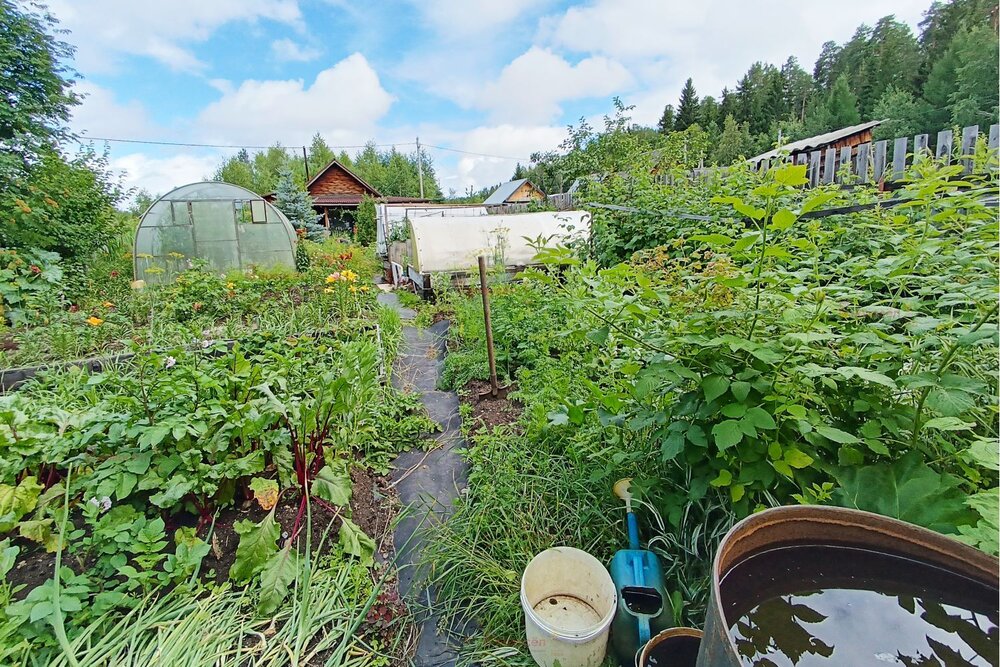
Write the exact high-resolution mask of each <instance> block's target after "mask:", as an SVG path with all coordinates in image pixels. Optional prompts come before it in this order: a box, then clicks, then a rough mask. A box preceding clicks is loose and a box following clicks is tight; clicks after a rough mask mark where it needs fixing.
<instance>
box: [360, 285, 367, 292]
mask: <svg viewBox="0 0 1000 667" xmlns="http://www.w3.org/2000/svg"><path fill="white" fill-rule="evenodd" d="M358 289H360V290H361V291H362V292H367V291H368V285H362V286H361V287H359V288H358Z"/></svg>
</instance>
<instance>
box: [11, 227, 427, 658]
mask: <svg viewBox="0 0 1000 667" xmlns="http://www.w3.org/2000/svg"><path fill="white" fill-rule="evenodd" d="M333 247H334V248H335V249H337V250H340V247H339V246H336V245H334V246H333ZM328 257H332V258H333V259H332V260H329V262H330V263H326V262H327V261H328V260H327V259H326V258H328ZM312 260H313V261H312V266H313V269H312V270H311V272H309V273H304V274H302V275H298V276H283V277H282V278H281V280H280V281H279V283H280V284H284V285H286V286H289V285H290V286H292V287H294V289H291V290H287V291H289V292H290V293H292V294H293V296H292V297H290V299H291V300H288V301H286V302H284V303H283V305H282V308H285V309H287V310H286V312H285V313H284V315H283V316H281V317H279V313H278V312H277V311H275V312H273V313H272V315H273V316H274V321H273V323H271V322H267V321H266V320H265V319H261V318H258V321H257V322H256V323H255V324H254V328H253V329H252V330H247V329H241V328H240V326H242V325H241V324H240V323H242V322H243V321H244V320H245V319H246V318H245V314H246V313H249V312H250V311H249V310H244V308H246V307H248V306H249V304H250V302H251V301H252V302H254V303H256V301H257V299H258V297H261V298H264V299H265V300H266V299H268V298H275V299H280V298H282V297H280V294H281V290H280V289H276V287H275V285H276V284H279V283H275V281H274V280H273V279H272V278H271V277H263V278H262V277H259V276H255V275H244V276H241V277H239V278H238V279H237V280H234V278H235V277H234V276H229V277H223V278H220V277H218V276H208V275H205V274H204V272H201V271H200V270H199V269H198V268H197V267H196V268H194V269H193V270H192V271H190V272H184V273H181V274H180V275H179V276H178V279H177V283H176V284H175V285H167V286H164V287H158V288H146V290H148V291H145V294H143V295H142V296H139V295H137V296H136V298H137V300H139V301H141V302H143V303H146V304H147V305H148V304H149V303H153V302H157V303H159V302H161V299H164V298H170V299H174V300H176V299H178V298H182V295H183V292H184V290H185V289H188V288H189V287H190V286H191V285H195V284H196V285H197V287H196V289H195V291H196V293H197V295H198V296H196V297H194V298H195V299H196V300H195V301H194V303H195V304H197V306H198V307H197V308H194V309H193V313H194V315H193V319H192V317H189V315H190V313H191V312H192V311H189V310H185V309H184V308H181V309H179V310H178V309H177V308H176V305H177V304H176V303H174V304H173V305H171V306H170V307H168V308H165V310H164V311H163V312H160V313H153V314H151V318H153V320H154V321H155V319H156V318H157V317H159V318H163V319H166V320H168V321H173V322H174V323H175V324H178V325H180V326H181V327H182V328H183V329H184V330H186V331H187V332H188V334H187V337H184V338H176V339H171V338H170V337H163V338H159V339H158V343H157V344H156V345H155V346H154V345H152V344H151V343H150V340H149V337H148V336H147V335H146V334H147V332H143V331H141V330H135V329H132V334H131V335H130V336H129V338H132V339H143V341H144V342H143V343H135V342H132V343H131V344H130V348H131V350H130V352H129V354H128V355H125V356H121V357H119V358H116V359H115V360H114V363H107V360H105V359H99V360H97V363H88V362H69V363H66V362H64V361H62V360H60V359H52V360H51V361H47V362H46V366H48V367H47V368H45V369H44V372H39V373H37V374H34V376H33V377H31V378H27V377H25V378H20V379H21V380H22V381H23V384H22V385H21V386H20V387H19V390H18V391H16V392H11V393H10V394H8V395H5V396H3V397H0V463H2V464H3V474H2V479H0V510H2V511H0V525H2V531H3V532H2V533H0V556H2V558H0V570H2V571H3V574H4V575H5V581H4V583H3V584H2V586H0V598H2V599H0V609H2V610H3V611H2V614H0V663H3V664H27V661H28V660H29V659H30V660H35V661H37V660H39V659H44V660H47V661H50V662H53V663H54V664H60V663H61V661H63V660H69V657H68V656H70V655H74V654H75V655H76V657H77V658H81V656H93V654H94V652H95V651H99V650H100V649H99V648H98V645H94V644H93V643H92V639H93V638H94V637H102V636H105V637H107V641H108V644H109V645H112V646H114V645H115V644H114V641H113V640H112V639H111V638H112V637H120V638H122V639H121V641H122V642H126V643H127V642H131V641H133V640H136V639H140V638H143V637H147V636H148V635H147V634H146V633H154V635H155V634H156V633H158V632H159V630H158V627H159V625H158V624H157V622H156V621H155V620H154V619H155V618H157V615H158V614H163V613H172V612H169V610H171V609H176V608H182V607H185V606H186V605H187V606H190V605H195V606H200V607H202V608H205V609H208V608H214V607H215V606H217V605H221V606H224V607H227V608H229V609H230V610H231V613H230V614H228V615H227V616H225V618H229V619H233V624H230V625H227V626H226V627H225V628H222V629H220V630H219V632H220V633H221V634H218V635H213V636H218V637H221V639H220V640H219V643H218V645H217V646H216V645H211V642H209V643H208V644H205V645H197V646H196V645H192V646H191V647H190V649H189V650H190V652H191V653H192V654H194V653H197V652H198V651H202V650H204V651H213V653H211V655H213V656H221V655H223V654H224V653H225V652H227V651H232V650H243V649H246V650H250V651H251V652H253V653H254V654H255V655H258V658H254V659H253V661H252V664H254V665H257V664H261V665H262V664H274V665H277V664H285V662H286V661H287V660H291V659H293V658H292V657H291V656H290V655H287V654H285V653H273V649H274V648H275V647H274V646H272V645H271V644H269V643H267V642H266V641H265V640H266V638H267V637H269V636H271V635H274V636H275V637H278V636H286V639H283V640H281V641H282V642H289V641H291V650H292V651H293V653H294V654H295V655H296V656H298V657H296V658H294V661H297V662H300V663H301V664H322V661H324V660H325V659H326V658H327V657H328V658H329V659H330V660H333V661H335V662H338V663H339V662H341V661H344V662H348V663H350V662H359V660H360V658H359V657H358V656H366V657H365V659H364V660H361V662H363V663H364V664H385V665H390V664H396V663H397V662H400V661H401V660H403V658H404V653H405V651H406V650H408V649H407V646H408V644H409V637H410V635H411V629H410V623H409V620H408V614H407V610H406V608H405V606H404V605H403V604H402V603H401V602H400V601H399V596H398V591H397V578H396V574H395V570H394V553H393V541H392V532H391V526H392V523H393V520H394V518H395V515H396V512H397V511H398V499H397V496H396V492H395V490H394V488H393V487H392V485H391V484H390V483H389V481H388V479H387V477H386V473H387V472H388V470H389V465H390V462H391V460H392V459H393V458H394V457H395V456H396V455H397V454H398V453H399V452H400V451H403V450H405V449H409V448H411V447H413V446H418V445H419V442H420V440H421V439H422V437H423V436H424V435H425V434H427V433H429V432H431V431H433V430H435V429H436V425H435V424H434V423H433V422H431V421H430V420H429V419H428V418H427V416H426V414H425V413H424V411H423V408H422V406H421V404H420V401H419V397H418V396H415V395H409V394H405V393H401V392H400V391H398V390H396V389H394V388H392V387H390V386H387V385H386V384H384V383H382V382H381V380H382V379H383V375H384V372H383V369H384V368H386V367H387V365H388V364H390V363H391V361H392V358H393V356H394V355H395V352H396V349H397V347H398V344H399V340H400V337H401V325H400V321H399V318H398V316H397V315H396V314H395V313H394V312H392V311H390V310H388V309H385V308H382V307H380V306H378V305H377V304H376V303H375V300H374V294H373V292H374V290H371V289H369V288H368V286H367V285H364V284H361V283H359V282H358V281H357V276H358V275H359V273H360V271H362V270H365V266H366V265H367V263H371V262H370V257H369V255H368V253H367V251H364V250H362V249H354V250H349V251H347V252H344V251H340V252H337V253H336V254H334V253H333V252H330V251H327V250H324V249H323V248H322V247H319V246H317V247H315V248H314V249H313V251H312ZM352 267H356V269H357V270H354V268H352ZM240 292H245V295H246V297H247V302H246V304H244V305H235V304H234V300H236V301H240V302H241V303H242V301H241V297H239V296H238V293H240ZM303 295H305V296H303ZM120 305H121V304H118V305H114V304H112V305H109V306H106V308H107V309H109V310H117V309H118V308H119V306H120ZM206 311H208V312H209V313H212V315H211V320H200V321H199V319H198V318H199V317H201V314H202V313H204V312H206ZM223 312H225V313H227V315H226V317H227V318H228V320H227V321H228V322H229V324H226V326H225V327H224V330H225V331H226V332H229V333H232V334H236V335H234V336H231V337H230V340H228V341H220V340H211V339H207V338H205V337H206V336H208V335H212V336H215V335H217V334H218V333H221V331H222V330H220V329H219V328H218V326H217V325H216V324H214V323H217V322H218V321H219V314H220V313H223ZM185 313H187V314H185ZM257 314H258V313H256V312H255V315H257ZM179 315H180V319H179V320H178V317H179ZM91 317H94V318H95V319H96V320H99V321H98V322H96V323H94V322H89V323H88V322H83V323H82V326H83V327H86V328H85V329H84V331H96V330H101V329H102V327H104V326H105V325H106V323H107V322H108V320H107V319H105V318H98V317H96V316H93V315H92V316H91ZM109 317H110V316H109ZM233 323H236V324H235V325H233ZM206 324H208V325H209V327H208V328H205V327H206ZM272 324H273V325H274V326H271V325H272ZM55 326H57V327H62V326H69V323H68V322H59V323H56V324H55ZM120 326H121V327H122V328H123V330H125V331H127V330H128V327H129V322H127V321H124V320H123V321H121V325H120ZM234 326H235V328H234ZM213 327H214V328H213ZM179 330H180V329H178V331H179ZM373 332H374V335H372V333H373ZM192 333H194V334H195V339H196V340H195V342H194V343H192V342H191V334H192ZM220 337H221V336H220ZM199 338H201V340H199ZM88 361H89V360H88ZM307 545H310V547H311V548H310V549H308V550H307V549H306V546H307ZM54 590H58V591H60V595H59V600H60V603H59V604H60V607H58V608H57V607H55V606H53V603H51V602H50V600H51V599H52V597H51V596H52V591H54ZM317 596H318V597H317ZM331 614H333V615H334V616H331ZM302 615H305V616H302ZM300 617H301V619H303V620H295V621H294V623H293V625H294V629H293V626H289V625H288V623H289V621H290V619H293V618H294V619H299V618H300ZM147 620H148V621H149V623H150V624H149V625H147V624H146V623H147ZM223 620H224V619H219V618H218V615H217V614H215V613H213V614H212V620H211V621H209V620H206V623H211V622H223ZM123 623H124V624H125V625H122V624H123ZM301 623H305V625H301V626H300V624H301ZM331 624H332V625H331ZM127 626H131V627H132V628H133V630H131V631H129V632H126V633H125V634H121V633H122V632H123V628H125V627H127ZM286 626H287V627H286ZM334 627H336V631H333V630H332V628H334ZM57 628H58V629H57ZM254 628H257V629H259V630H256V629H254ZM53 630H55V632H53ZM247 632H249V633H250V635H248V634H247ZM255 632H261V633H262V634H260V635H259V637H260V641H258V640H254V639H253V638H252V637H251V635H253V634H254V633H255ZM60 633H65V635H62V634H60ZM289 633H292V634H289ZM292 637H295V638H294V640H293V639H292ZM143 641H145V640H143ZM177 641H178V642H183V641H187V640H186V639H185V638H184V637H178V639H177ZM181 645H182V644H181V643H178V646H181ZM123 650H125V649H123ZM142 650H143V649H141V648H139V647H137V646H136V647H132V648H128V649H127V651H128V653H127V655H130V656H136V655H141V654H142ZM214 651H217V653H214ZM122 655H126V654H120V655H119V658H118V659H121V657H122ZM260 656H270V657H268V658H267V660H264V659H263V658H260ZM348 656H354V657H350V658H349V657H348ZM93 659H94V660H96V662H94V663H88V664H101V665H103V664H107V665H111V664H117V662H116V661H117V660H118V659H115V660H111V659H110V657H109V658H108V660H107V661H106V660H105V659H104V658H101V659H97V658H93ZM164 659H165V658H164ZM248 659H249V658H248ZM212 660H214V658H213V659H212ZM212 660H210V662H212ZM234 664H243V663H242V662H241V661H240V660H237V661H236V662H235V663H234ZM246 664H251V663H249V662H248V663H246Z"/></svg>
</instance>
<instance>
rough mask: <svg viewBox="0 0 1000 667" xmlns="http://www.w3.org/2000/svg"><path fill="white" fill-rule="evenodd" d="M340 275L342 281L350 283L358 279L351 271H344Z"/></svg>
mask: <svg viewBox="0 0 1000 667" xmlns="http://www.w3.org/2000/svg"><path fill="white" fill-rule="evenodd" d="M341 275H342V276H343V277H344V280H346V281H347V282H350V283H353V282H354V281H355V280H357V279H358V274H356V273H355V272H354V271H351V270H350V269H344V271H343V273H341Z"/></svg>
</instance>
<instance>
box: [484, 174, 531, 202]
mask: <svg viewBox="0 0 1000 667" xmlns="http://www.w3.org/2000/svg"><path fill="white" fill-rule="evenodd" d="M544 199H545V193H544V192H542V191H541V190H540V189H539V188H538V187H536V186H535V185H534V184H533V183H532V182H531V181H529V180H528V179H526V178H519V179H517V180H515V181H510V182H508V183H504V184H503V185H501V186H500V187H498V188H497V189H496V190H494V191H493V194H491V195H490V196H489V197H487V198H486V201H484V202H483V206H486V207H487V208H491V207H504V206H510V205H512V204H530V203H532V202H537V201H543V200H544Z"/></svg>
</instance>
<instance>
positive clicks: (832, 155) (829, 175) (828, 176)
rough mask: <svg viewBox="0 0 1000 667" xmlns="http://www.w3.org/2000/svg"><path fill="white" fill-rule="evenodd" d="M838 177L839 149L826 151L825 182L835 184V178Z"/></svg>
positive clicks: (824, 164)
mask: <svg viewBox="0 0 1000 667" xmlns="http://www.w3.org/2000/svg"><path fill="white" fill-rule="evenodd" d="M836 175H837V149H836V148H827V149H826V161H825V162H824V163H823V182H824V183H833V177H834V176H836Z"/></svg>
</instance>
